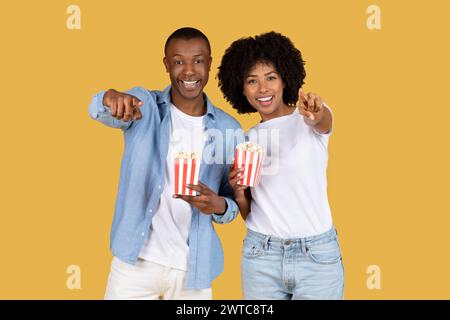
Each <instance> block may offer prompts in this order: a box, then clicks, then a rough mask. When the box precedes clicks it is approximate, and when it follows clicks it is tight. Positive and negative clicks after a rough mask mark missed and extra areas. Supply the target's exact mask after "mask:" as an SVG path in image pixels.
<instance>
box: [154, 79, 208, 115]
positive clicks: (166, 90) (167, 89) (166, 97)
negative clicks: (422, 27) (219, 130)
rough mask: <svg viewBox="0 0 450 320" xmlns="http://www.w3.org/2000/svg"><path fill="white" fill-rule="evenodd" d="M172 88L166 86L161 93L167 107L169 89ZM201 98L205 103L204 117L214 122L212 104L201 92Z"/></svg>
mask: <svg viewBox="0 0 450 320" xmlns="http://www.w3.org/2000/svg"><path fill="white" fill-rule="evenodd" d="M171 88H172V86H171V85H169V86H167V87H166V88H165V89H164V91H163V92H162V97H161V98H162V101H163V103H165V104H166V105H167V106H170V104H171V101H170V89H171ZM203 97H204V99H205V101H206V115H207V116H208V117H210V118H211V119H213V120H215V118H216V110H215V107H214V106H213V104H212V103H211V101H210V100H209V99H208V96H207V95H206V93H204V92H203Z"/></svg>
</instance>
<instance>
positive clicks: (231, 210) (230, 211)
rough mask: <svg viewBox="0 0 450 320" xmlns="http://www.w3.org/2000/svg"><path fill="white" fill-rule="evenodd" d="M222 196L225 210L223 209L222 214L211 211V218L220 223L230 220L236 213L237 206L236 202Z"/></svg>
mask: <svg viewBox="0 0 450 320" xmlns="http://www.w3.org/2000/svg"><path fill="white" fill-rule="evenodd" d="M223 198H224V199H225V202H226V204H227V211H225V213H224V214H216V213H213V215H212V217H213V220H214V221H215V222H217V223H220V224H222V223H227V222H230V221H232V220H233V219H234V218H235V217H236V215H237V213H238V206H237V204H236V202H234V201H233V200H231V199H230V198H226V197H223Z"/></svg>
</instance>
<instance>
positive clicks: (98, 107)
mask: <svg viewBox="0 0 450 320" xmlns="http://www.w3.org/2000/svg"><path fill="white" fill-rule="evenodd" d="M105 93H106V91H100V92H99V93H97V94H96V95H94V99H93V101H92V105H91V115H92V116H93V118H94V119H97V118H98V116H99V115H101V114H105V113H109V112H110V110H109V108H107V107H106V106H104V105H103V97H104V95H105Z"/></svg>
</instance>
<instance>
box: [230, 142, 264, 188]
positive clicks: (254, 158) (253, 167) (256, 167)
mask: <svg viewBox="0 0 450 320" xmlns="http://www.w3.org/2000/svg"><path fill="white" fill-rule="evenodd" d="M263 160H264V152H263V148H262V147H261V146H260V145H257V144H255V143H252V142H244V143H240V144H238V145H237V146H236V150H235V157H234V169H235V170H237V169H238V168H244V171H243V172H242V176H244V178H243V179H240V180H238V181H237V184H239V185H244V186H249V187H256V186H257V185H258V183H259V178H260V174H261V167H262V162H263Z"/></svg>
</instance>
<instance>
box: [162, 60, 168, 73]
mask: <svg viewBox="0 0 450 320" xmlns="http://www.w3.org/2000/svg"><path fill="white" fill-rule="evenodd" d="M163 63H164V66H165V67H166V72H169V61H168V60H167V58H166V57H164V58H163Z"/></svg>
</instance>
